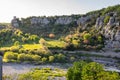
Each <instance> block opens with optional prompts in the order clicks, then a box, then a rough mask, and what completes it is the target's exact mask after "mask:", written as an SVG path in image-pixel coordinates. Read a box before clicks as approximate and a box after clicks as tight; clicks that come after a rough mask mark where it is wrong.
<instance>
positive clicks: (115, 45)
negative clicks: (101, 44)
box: [112, 41, 120, 48]
mask: <svg viewBox="0 0 120 80" xmlns="http://www.w3.org/2000/svg"><path fill="white" fill-rule="evenodd" d="M112 47H113V48H120V42H119V41H113V44H112Z"/></svg>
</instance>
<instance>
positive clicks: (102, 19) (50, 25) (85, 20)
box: [0, 5, 120, 49]
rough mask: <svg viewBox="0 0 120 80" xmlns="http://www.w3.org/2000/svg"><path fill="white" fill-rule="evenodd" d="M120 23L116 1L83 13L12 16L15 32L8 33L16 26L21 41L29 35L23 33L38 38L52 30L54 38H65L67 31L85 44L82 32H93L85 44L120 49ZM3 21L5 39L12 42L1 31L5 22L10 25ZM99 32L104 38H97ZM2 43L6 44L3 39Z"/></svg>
mask: <svg viewBox="0 0 120 80" xmlns="http://www.w3.org/2000/svg"><path fill="white" fill-rule="evenodd" d="M119 23H120V5H115V6H110V7H108V8H103V9H101V10H96V11H91V12H88V13H87V14H84V15H69V16H66V15H63V16H49V17H46V16H31V17H27V18H21V19H19V18H17V17H14V19H12V21H11V25H12V27H11V29H12V33H10V34H8V35H9V36H11V34H13V32H14V31H15V30H19V31H21V33H22V34H21V36H23V37H20V38H21V39H19V40H18V39H16V40H15V41H20V42H22V43H23V41H22V40H23V38H26V36H24V35H26V34H30V35H31V34H32V35H36V36H38V37H39V38H40V37H44V38H49V34H53V35H54V38H53V39H62V40H64V41H66V40H65V37H67V36H68V35H75V34H77V35H78V36H74V37H73V38H75V37H77V40H78V42H80V43H82V44H83V45H84V42H85V39H83V35H82V34H84V33H89V34H90V35H92V37H91V40H88V39H87V41H88V43H89V44H86V43H85V45H92V46H94V47H95V46H96V45H98V44H102V45H101V46H103V45H104V46H105V49H109V48H118V49H119V47H120V46H119V44H120V43H119ZM1 25H2V26H1V27H0V28H1V38H2V40H3V42H4V41H8V42H7V43H8V44H9V43H11V41H10V42H9V40H8V39H6V38H4V37H5V36H3V35H2V32H3V30H2V29H6V28H8V27H6V26H10V25H8V24H7V25H6V24H1ZM5 31H6V30H5ZM5 31H4V32H5ZM5 33H7V32H5ZM81 35H82V36H81ZM98 35H99V37H100V36H101V37H102V38H101V39H102V41H101V42H99V41H97V39H98ZM79 36H81V37H79ZM18 38H19V37H18ZM73 38H72V41H69V42H70V43H71V42H75V41H74V39H73ZM10 40H12V39H10ZM25 40H27V39H25ZM103 41H104V43H103ZM37 42H38V41H37ZM1 43H2V42H1ZM28 43H29V40H28ZM30 43H31V42H30ZM92 43H93V44H92ZM2 45H4V43H3V44H2Z"/></svg>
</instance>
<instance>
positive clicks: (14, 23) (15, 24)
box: [11, 16, 20, 27]
mask: <svg viewBox="0 0 120 80" xmlns="http://www.w3.org/2000/svg"><path fill="white" fill-rule="evenodd" d="M11 25H12V26H13V27H19V26H20V25H19V19H18V18H16V16H14V17H13V19H12V21H11Z"/></svg>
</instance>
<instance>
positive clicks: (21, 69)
mask: <svg viewBox="0 0 120 80" xmlns="http://www.w3.org/2000/svg"><path fill="white" fill-rule="evenodd" d="M62 66H64V67H62ZM65 66H67V65H65V64H64V65H62V64H51V65H50V64H47V65H32V64H17V63H4V64H3V75H10V74H12V75H13V74H21V73H26V72H29V71H30V70H31V69H32V68H36V67H37V68H47V67H49V68H52V69H54V68H60V69H64V70H66V68H65ZM68 66H69V65H68Z"/></svg>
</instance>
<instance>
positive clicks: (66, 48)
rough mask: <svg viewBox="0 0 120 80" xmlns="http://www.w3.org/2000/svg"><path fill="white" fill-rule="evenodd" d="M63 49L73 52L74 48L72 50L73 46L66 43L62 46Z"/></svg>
mask: <svg viewBox="0 0 120 80" xmlns="http://www.w3.org/2000/svg"><path fill="white" fill-rule="evenodd" d="M64 49H65V50H74V49H75V48H74V45H73V44H71V43H66V44H65V45H64Z"/></svg>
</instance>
